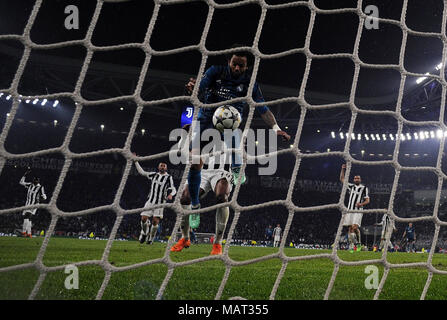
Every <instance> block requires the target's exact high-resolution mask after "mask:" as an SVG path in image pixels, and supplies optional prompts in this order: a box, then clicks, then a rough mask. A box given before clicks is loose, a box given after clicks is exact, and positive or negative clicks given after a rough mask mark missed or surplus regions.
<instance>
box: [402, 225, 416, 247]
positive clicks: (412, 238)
mask: <svg viewBox="0 0 447 320" xmlns="http://www.w3.org/2000/svg"><path fill="white" fill-rule="evenodd" d="M405 236H407V252H410V251H411V252H416V246H415V242H416V232H415V230H414V226H413V224H412V223H411V222H410V223H409V224H408V226H407V227H406V228H405V231H404V234H403V235H402V238H404V237H405Z"/></svg>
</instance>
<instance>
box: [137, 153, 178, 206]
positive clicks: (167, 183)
mask: <svg viewBox="0 0 447 320" xmlns="http://www.w3.org/2000/svg"><path fill="white" fill-rule="evenodd" d="M135 166H136V168H137V171H138V173H139V174H141V175H142V176H145V177H146V178H148V179H149V180H150V181H151V191H150V192H149V195H148V202H149V203H151V204H162V203H165V202H166V197H167V196H168V195H169V194H170V195H172V196H175V194H176V193H177V190H176V188H175V186H174V181H173V179H172V176H171V175H170V174H168V173H164V174H161V173H159V172H147V171H144V170H143V168H142V167H141V166H140V164H139V163H138V162H135Z"/></svg>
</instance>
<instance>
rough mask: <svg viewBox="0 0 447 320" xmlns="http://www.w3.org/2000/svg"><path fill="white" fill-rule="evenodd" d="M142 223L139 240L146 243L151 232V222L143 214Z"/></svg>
mask: <svg viewBox="0 0 447 320" xmlns="http://www.w3.org/2000/svg"><path fill="white" fill-rule="evenodd" d="M140 223H141V232H140V237H139V238H138V240H139V241H140V243H144V242H145V241H146V237H147V234H148V232H149V223H148V218H147V216H144V215H142V216H141V221H140Z"/></svg>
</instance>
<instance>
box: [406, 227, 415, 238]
mask: <svg viewBox="0 0 447 320" xmlns="http://www.w3.org/2000/svg"><path fill="white" fill-rule="evenodd" d="M405 234H406V236H407V239H414V226H412V227H411V228H410V226H407V227H406V228H405Z"/></svg>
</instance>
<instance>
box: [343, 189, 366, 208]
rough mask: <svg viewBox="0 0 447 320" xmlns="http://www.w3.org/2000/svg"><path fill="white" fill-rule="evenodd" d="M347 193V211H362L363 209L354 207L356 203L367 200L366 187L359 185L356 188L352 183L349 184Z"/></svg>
mask: <svg viewBox="0 0 447 320" xmlns="http://www.w3.org/2000/svg"><path fill="white" fill-rule="evenodd" d="M348 192H349V202H348V210H363V207H360V208H357V207H356V206H355V205H356V204H357V203H362V202H363V201H365V199H366V198H369V190H368V187H366V186H364V185H363V184H359V185H358V186H357V185H355V184H354V183H349V184H348Z"/></svg>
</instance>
